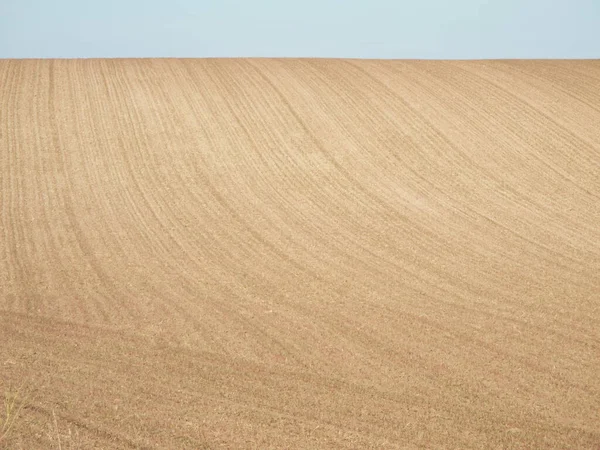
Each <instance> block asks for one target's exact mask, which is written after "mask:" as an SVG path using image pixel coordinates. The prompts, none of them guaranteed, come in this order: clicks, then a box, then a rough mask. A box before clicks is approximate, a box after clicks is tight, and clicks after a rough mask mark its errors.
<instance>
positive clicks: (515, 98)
mask: <svg viewBox="0 0 600 450" xmlns="http://www.w3.org/2000/svg"><path fill="white" fill-rule="evenodd" d="M460 71H461V72H462V73H464V74H468V75H467V76H469V77H470V79H471V81H473V82H474V83H478V81H477V80H478V79H483V80H485V82H486V83H487V84H491V85H492V86H494V87H496V88H497V89H495V90H494V91H493V92H494V93H495V94H496V96H497V98H500V99H502V100H503V101H504V102H506V103H505V104H506V105H507V106H508V105H510V107H511V108H512V109H513V110H515V111H516V110H518V111H519V115H520V116H521V120H520V122H519V126H516V125H514V122H511V123H510V125H511V126H510V127H509V129H510V130H511V131H512V132H514V133H515V134H517V135H518V136H519V137H521V138H522V139H523V140H524V141H525V142H529V143H532V142H535V141H532V140H531V139H527V137H528V136H530V135H531V136H533V138H534V139H536V140H537V141H539V140H541V139H542V138H543V139H547V138H548V137H552V138H553V140H552V141H551V142H552V143H553V144H552V145H551V148H552V149H553V150H560V149H561V148H563V147H564V148H565V149H568V150H569V151H570V152H571V153H568V154H567V155H566V156H568V155H571V154H573V153H572V152H577V151H578V150H579V149H580V148H581V147H583V148H584V149H587V150H595V147H592V146H590V145H589V144H587V145H581V144H582V143H583V144H585V142H582V141H581V139H580V138H579V137H578V136H575V135H573V134H572V133H569V132H568V130H566V129H563V130H562V131H563V132H566V133H567V134H570V136H569V137H570V138H571V140H574V141H575V142H578V141H579V143H580V145H579V146H578V145H576V144H575V143H573V142H571V140H568V139H566V137H564V136H563V133H558V132H557V131H556V130H555V128H557V126H558V127H560V125H559V124H557V123H556V122H554V121H553V120H552V119H551V118H550V117H549V116H548V115H547V114H544V113H543V112H542V111H538V110H537V109H536V108H535V107H532V105H531V103H528V102H527V101H526V100H524V99H523V98H522V96H521V94H518V93H513V92H512V90H511V89H509V88H508V87H507V86H506V85H504V84H500V82H499V81H496V80H497V78H499V76H498V75H499V74H495V75H494V76H492V77H490V76H489V75H483V73H484V72H485V71H484V69H481V68H479V69H478V70H477V73H475V72H473V70H472V69H470V68H469V67H468V66H466V67H463V68H461V69H460ZM522 103H525V105H522ZM523 106H524V107H523ZM525 119H529V121H530V122H531V123H535V124H536V126H534V127H530V128H529V129H528V130H529V131H530V133H525V132H524V125H525V124H527V120H525ZM538 129H543V131H537V132H536V131H533V130H538ZM554 141H558V142H560V144H561V145H560V146H559V145H557V144H555V143H554ZM544 154H545V155H546V156H547V157H552V156H554V154H553V152H547V153H544ZM528 155H529V156H530V157H531V158H533V159H534V160H536V161H538V162H539V163H540V164H541V165H543V166H545V167H547V168H548V169H549V170H550V171H552V172H553V173H555V174H556V175H558V176H560V177H563V178H564V179H565V180H567V181H569V182H570V183H571V184H572V185H573V186H575V187H576V188H578V189H579V190H580V191H581V192H582V193H584V194H587V195H588V196H590V197H593V198H594V199H596V201H597V200H598V199H600V196H599V195H597V194H595V193H594V192H592V191H590V190H588V189H586V188H585V187H584V186H582V185H580V184H579V183H577V182H576V180H575V177H574V176H573V175H569V174H568V173H567V172H566V171H565V170H563V169H561V167H562V166H563V164H560V163H556V164H554V165H552V164H551V163H550V162H548V161H546V160H545V159H544V158H542V157H538V156H536V154H535V153H529V154H528ZM568 160H569V158H568V157H566V158H563V161H568ZM566 167H568V165H567V166H566ZM583 173H585V172H583ZM583 173H577V175H578V176H581V175H582V174H583Z"/></svg>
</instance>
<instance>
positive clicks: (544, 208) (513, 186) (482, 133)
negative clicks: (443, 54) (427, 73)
mask: <svg viewBox="0 0 600 450" xmlns="http://www.w3.org/2000/svg"><path fill="white" fill-rule="evenodd" d="M438 78H439V79H440V80H443V82H444V83H447V82H448V81H449V80H448V77H444V75H443V74H441V75H438ZM423 89H424V88H423ZM440 89H441V88H440ZM442 91H443V90H440V91H436V92H438V95H440V96H443V93H442ZM456 92H461V91H460V90H456ZM486 92H487V91H486ZM471 95H473V94H471ZM466 99H467V97H465V100H466ZM454 103H458V102H454ZM444 105H445V106H444V107H448V108H452V109H451V110H456V111H462V112H461V114H460V115H461V116H463V117H464V118H466V117H467V113H466V111H467V110H465V109H462V108H460V106H453V105H452V100H449V101H448V102H447V103H445V104H444ZM474 110H475V109H474ZM479 115H480V116H485V115H484V114H481V113H480V114H479ZM490 120H493V118H492V117H491V116H490ZM471 123H472V125H471V126H472V127H473V126H477V127H481V130H477V133H478V134H479V135H480V136H485V125H484V123H483V122H480V121H478V120H474V121H471ZM487 128H488V129H489V126H488V127H487ZM492 129H493V128H492ZM482 142H483V141H482ZM513 145H514V144H513ZM508 148H509V147H508V144H507V149H508ZM510 148H512V147H510ZM506 154H509V153H506ZM505 164H506V165H507V166H508V165H510V164H514V162H512V161H510V160H507V162H506V163H505ZM514 167H515V169H514V170H515V171H517V173H518V171H523V169H522V168H521V167H520V166H519V165H515V166H514ZM503 173H504V172H503ZM523 173H527V172H523ZM529 173H532V172H529ZM523 180H527V177H525V178H523V177H518V178H517V177H516V175H512V180H511V181H512V182H511V184H510V185H508V184H505V185H504V186H503V190H510V191H511V192H515V193H518V195H519V196H520V197H521V198H522V199H527V203H525V204H523V206H524V207H526V206H528V207H531V206H536V207H537V209H539V210H541V211H547V212H545V213H544V216H541V217H544V218H545V219H544V220H540V222H542V223H544V222H547V221H548V220H549V219H550V220H551V219H552V217H551V215H550V214H549V212H552V214H556V213H559V211H560V209H559V208H556V207H554V208H553V207H552V206H543V205H542V203H541V200H534V199H533V198H531V196H530V195H529V196H528V197H527V196H526V195H525V194H524V193H521V192H519V191H518V190H517V189H519V183H518V181H520V182H521V183H522V182H523ZM509 188H510V189H509ZM527 192H528V193H530V191H527ZM499 203H502V202H499ZM557 206H558V205H557ZM530 213H531V211H529V212H528V214H527V215H529V214H530ZM559 214H561V216H560V217H561V219H562V220H563V221H565V220H569V216H565V215H563V214H562V213H559ZM541 217H540V219H541ZM558 223H560V224H562V222H558ZM583 225H585V224H583ZM566 231H569V232H570V231H571V230H570V229H564V228H561V232H563V233H564V232H566ZM590 231H591V230H590ZM593 244H594V242H589V241H588V242H587V243H586V245H588V246H589V245H593Z"/></svg>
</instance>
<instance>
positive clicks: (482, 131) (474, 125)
mask: <svg viewBox="0 0 600 450" xmlns="http://www.w3.org/2000/svg"><path fill="white" fill-rule="evenodd" d="M419 77H420V78H421V79H423V78H424V75H423V72H420V73H419ZM437 79H439V80H440V82H443V83H444V84H440V87H439V90H436V91H435V95H434V94H433V93H432V96H433V97H434V98H436V99H440V102H441V105H442V106H441V107H442V108H444V109H446V108H447V109H448V111H456V112H457V113H458V114H456V113H454V114H448V116H450V117H456V118H457V119H458V120H457V121H456V122H455V123H456V125H455V127H456V133H457V134H456V137H454V136H453V138H454V139H457V138H459V133H460V134H464V132H463V131H460V130H461V129H462V128H467V129H469V130H471V129H473V130H475V131H476V133H475V135H479V136H481V139H480V140H479V141H478V142H477V145H481V144H483V142H484V139H485V138H486V128H487V129H488V130H489V129H490V126H489V125H488V124H486V122H484V121H482V120H479V119H480V118H483V117H485V116H486V114H485V113H482V112H481V111H479V112H478V117H473V118H471V115H470V114H469V113H468V111H469V110H468V109H465V108H463V107H462V106H461V103H462V102H457V101H456V100H455V98H456V97H455V96H454V95H453V96H452V98H449V99H448V101H445V102H442V100H441V99H444V97H445V95H444V91H446V92H447V91H449V90H450V91H451V92H456V93H459V92H461V90H459V89H455V88H452V90H451V89H449V88H448V87H446V88H445V89H444V86H446V84H447V83H448V80H447V77H444V75H443V74H440V75H438V77H437ZM419 89H422V90H424V91H427V88H426V87H425V86H424V85H422V84H419ZM471 95H473V94H471ZM464 99H465V101H466V100H468V97H467V96H465V97H464ZM434 105H437V103H436V104H434ZM433 107H435V108H440V106H433V105H432V108H433ZM472 110H473V111H476V109H475V108H473V109H472ZM467 117H468V118H469V119H468V122H467V124H465V123H464V121H466V120H467ZM437 120H438V121H441V120H443V119H442V118H441V117H440V118H438V119H437ZM490 120H491V121H493V117H492V116H490ZM466 125H468V126H466ZM491 129H494V128H491ZM491 137H492V136H491V135H490V138H491ZM479 142H481V144H479ZM509 148H514V144H513V146H512V147H508V144H507V147H506V149H505V150H504V151H503V153H504V154H509V153H508V149H509ZM497 153H498V152H494V155H496V154H497ZM473 155H474V156H475V154H473ZM485 159H486V160H487V161H492V159H491V158H488V156H487V155H486V156H485ZM509 164H512V165H513V166H514V167H515V168H514V171H515V172H517V175H515V174H512V175H510V177H511V178H510V184H509V183H508V179H507V182H506V183H504V182H502V189H501V191H507V192H514V193H515V194H516V195H518V196H519V197H516V198H515V197H512V198H511V200H513V201H518V203H519V204H520V205H521V212H520V218H524V217H526V216H529V215H531V214H532V212H533V211H532V210H531V207H532V206H535V207H536V209H538V210H539V211H543V212H544V214H543V215H537V217H536V223H540V222H541V223H542V224H544V222H547V221H549V220H552V215H553V214H555V213H556V212H557V210H559V209H560V208H558V206H559V205H556V207H552V205H550V206H548V205H543V204H542V203H541V200H536V199H533V198H531V195H527V194H530V191H529V190H528V191H527V194H525V193H523V192H520V190H519V187H520V184H519V183H522V182H523V181H524V180H526V179H527V177H523V176H521V175H519V171H522V170H523V169H521V168H520V167H519V165H515V164H514V161H510V160H507V162H506V165H507V166H508V165H509ZM496 170H498V168H496ZM502 173H507V171H505V170H503V171H502ZM523 174H524V175H525V174H526V172H523ZM498 195H502V199H501V200H500V201H498V202H497V203H499V204H502V205H503V206H506V205H505V202H506V200H508V199H506V198H505V196H504V195H503V193H502V192H500V193H499V194H498ZM550 212H551V213H552V215H551V214H550ZM560 217H561V219H562V222H564V221H568V220H569V217H568V216H566V215H561V216H560ZM508 219H509V220H511V221H512V223H515V220H518V219H519V217H509V218H508ZM562 222H559V223H561V224H562ZM532 225H534V223H532V224H531V225H530V226H532ZM529 229H530V230H531V228H529ZM524 231H525V230H524ZM566 231H571V230H566V229H564V228H561V232H562V233H564V232H566ZM590 231H591V230H590ZM594 243H595V242H590V241H587V242H586V246H588V247H589V245H593V244H594ZM538 244H539V243H538ZM556 256H560V255H556Z"/></svg>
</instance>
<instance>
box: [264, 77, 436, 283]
mask: <svg viewBox="0 0 600 450" xmlns="http://www.w3.org/2000/svg"><path fill="white" fill-rule="evenodd" d="M271 84H272V82H271ZM279 95H280V96H282V99H284V100H283V101H285V97H283V94H281V93H280V94H279ZM296 100H298V99H296ZM298 102H299V100H298V101H297V102H296V104H298ZM285 104H286V105H287V106H286V107H287V108H288V109H289V110H293V108H291V106H289V102H287V101H285ZM296 116H297V114H296V115H294V117H296ZM298 120H300V119H299V118H296V122H298ZM300 121H301V120H300ZM304 127H306V126H304ZM315 142H318V141H315ZM320 151H321V152H322V153H323V154H325V155H327V157H328V161H331V163H332V165H333V166H334V167H335V168H336V170H338V171H340V173H341V174H342V175H343V177H344V178H345V179H347V180H349V181H351V182H352V180H353V178H354V177H353V176H352V175H351V174H350V172H349V171H347V170H346V169H344V168H342V166H341V165H340V164H339V163H338V162H337V161H335V158H333V157H332V156H329V155H330V153H329V152H328V151H327V149H325V148H323V147H321V150H320ZM351 184H352V183H351ZM354 184H356V185H358V187H356V189H358V190H359V192H360V193H361V194H362V196H366V197H367V198H369V199H370V200H374V199H375V198H376V197H374V194H372V193H371V192H369V191H368V190H366V189H365V188H364V187H363V188H362V189H361V188H360V184H359V183H354ZM346 197H347V196H346ZM377 198H378V197H377ZM363 203H364V204H368V203H369V201H368V200H363ZM375 203H378V207H379V208H378V210H375V211H376V212H375V213H374V214H372V216H373V217H377V216H379V217H380V218H381V219H388V220H389V219H390V218H393V219H395V222H394V224H395V226H398V225H400V224H402V225H403V226H404V227H406V226H411V224H413V223H414V222H412V221H411V219H410V218H409V217H408V216H404V215H401V214H400V213H398V211H396V209H394V208H390V207H388V206H387V204H386V203H385V202H382V200H381V199H380V200H378V201H376V202H375ZM371 209H372V207H371ZM379 214H382V215H379ZM410 231H411V229H410V228H405V232H406V233H407V235H409V234H408V233H410ZM419 233H420V234H419V236H420V238H421V240H423V238H424V236H423V235H424V234H425V236H428V237H429V239H430V240H431V241H430V242H435V240H436V239H437V236H436V235H435V234H434V233H432V232H425V233H424V229H422V228H421V229H419ZM378 258H380V259H381V262H383V261H385V262H386V263H388V264H391V265H393V266H394V267H395V268H396V269H399V270H400V271H401V272H405V271H409V272H408V273H410V275H411V276H413V277H415V278H420V274H417V272H415V271H410V269H409V268H408V267H407V266H409V265H410V261H405V263H406V264H405V265H404V266H401V265H399V264H398V262H397V261H394V260H393V259H386V258H385V257H382V256H381V255H378ZM427 284H431V283H427Z"/></svg>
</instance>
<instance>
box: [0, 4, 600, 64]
mask: <svg viewBox="0 0 600 450" xmlns="http://www.w3.org/2000/svg"><path fill="white" fill-rule="evenodd" d="M242 56H244V57H338V58H411V59H412V58H416V59H481V58H485V59H490V58H600V0H487V1H486V0H296V1H292V0H95V1H92V0H87V1H86V0H0V58H96V57H242Z"/></svg>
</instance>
